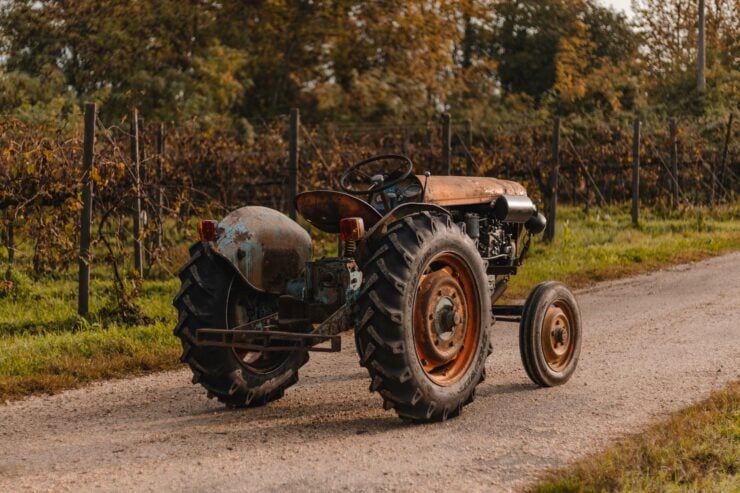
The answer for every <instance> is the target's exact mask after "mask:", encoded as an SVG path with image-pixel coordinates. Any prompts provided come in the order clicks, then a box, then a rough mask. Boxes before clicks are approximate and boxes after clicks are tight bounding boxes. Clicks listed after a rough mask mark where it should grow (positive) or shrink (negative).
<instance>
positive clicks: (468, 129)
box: [465, 119, 475, 176]
mask: <svg viewBox="0 0 740 493" xmlns="http://www.w3.org/2000/svg"><path fill="white" fill-rule="evenodd" d="M465 147H467V152H466V153H465V155H466V156H467V161H466V164H467V171H468V176H473V174H475V163H473V155H472V152H473V122H472V121H470V119H468V120H465Z"/></svg>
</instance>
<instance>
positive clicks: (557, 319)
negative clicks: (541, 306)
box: [542, 305, 573, 371]
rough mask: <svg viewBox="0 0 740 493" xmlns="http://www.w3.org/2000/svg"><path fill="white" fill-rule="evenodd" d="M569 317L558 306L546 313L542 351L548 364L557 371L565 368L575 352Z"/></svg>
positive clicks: (553, 306) (551, 307) (552, 307)
mask: <svg viewBox="0 0 740 493" xmlns="http://www.w3.org/2000/svg"><path fill="white" fill-rule="evenodd" d="M570 331H571V329H570V321H569V318H568V315H567V314H566V313H565V311H563V309H562V308H560V307H559V306H557V305H552V306H550V307H549V308H548V309H547V312H545V320H544V323H543V327H542V349H543V352H544V354H545V360H546V361H547V364H548V365H549V366H550V368H552V369H553V370H555V371H560V370H561V369H562V368H564V367H565V366H566V365H567V364H568V361H569V360H570V356H571V353H572V350H573V344H572V340H571V339H572V338H571V334H570Z"/></svg>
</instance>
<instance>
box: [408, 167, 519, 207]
mask: <svg viewBox="0 0 740 493" xmlns="http://www.w3.org/2000/svg"><path fill="white" fill-rule="evenodd" d="M417 178H418V179H419V182H420V183H421V186H422V187H424V185H425V183H426V189H425V192H424V202H426V203H429V204H435V205H439V206H442V207H449V206H455V205H476V204H485V203H489V202H493V201H494V200H496V198H498V197H499V196H501V195H527V190H526V189H525V188H524V187H523V186H522V185H520V184H519V183H517V182H515V181H510V180H499V179H498V178H488V177H478V176H439V175H438V176H430V177H429V178H427V177H425V176H424V175H418V176H417ZM425 180H426V182H425Z"/></svg>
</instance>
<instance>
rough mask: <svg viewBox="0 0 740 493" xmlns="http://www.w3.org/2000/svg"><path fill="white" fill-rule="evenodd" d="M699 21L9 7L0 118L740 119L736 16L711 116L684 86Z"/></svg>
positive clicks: (357, 9)
mask: <svg viewBox="0 0 740 493" xmlns="http://www.w3.org/2000/svg"><path fill="white" fill-rule="evenodd" d="M694 4H695V2H693V1H691V0H670V1H667V2H664V1H658V0H637V1H636V2H635V8H634V14H635V15H634V21H631V20H629V19H628V18H626V17H625V16H624V15H623V14H620V13H617V12H615V11H613V10H610V9H609V8H607V7H604V6H602V5H601V4H600V3H598V2H596V1H594V0H544V1H542V0H537V1H535V0H526V1H513V0H465V1H462V2H454V1H451V0H443V1H439V2H431V3H430V2H427V1H424V0H413V1H407V2H389V1H377V2H362V1H359V0H350V1H344V2H330V1H326V0H319V1H312V2H307V1H299V2H279V1H266V2H247V3H245V2H239V1H236V0H225V1H214V0H199V1H191V2H182V1H176V0H163V1H159V2H141V1H134V2H131V1H124V0H106V1H103V2H101V1H99V0H80V1H75V2H63V1H60V0H41V1H38V0H18V1H14V2H5V3H3V4H2V5H0V29H2V32H3V36H2V38H1V39H0V60H2V62H0V66H2V70H1V71H0V86H1V87H2V89H3V90H2V91H0V94H1V95H0V112H3V113H9V114H14V115H18V116H21V115H22V116H23V117H24V118H30V119H35V120H38V119H40V118H42V117H44V116H46V118H48V119H49V121H54V120H57V121H58V120H59V118H60V117H61V118H62V119H64V118H67V117H69V118H73V117H74V115H72V113H74V111H75V110H74V106H75V104H76V103H80V102H81V101H83V100H95V101H97V102H99V103H101V105H102V106H101V116H102V119H103V120H104V121H106V122H108V123H111V122H114V121H116V120H117V119H118V118H120V116H121V115H124V114H126V113H127V112H128V110H129V109H130V108H131V107H132V106H137V107H139V108H140V109H141V111H142V115H143V116H144V117H145V118H147V119H153V120H157V121H171V120H175V121H179V122H182V121H184V120H186V119H188V118H190V117H193V116H198V117H199V118H201V119H203V120H207V121H211V120H231V121H239V120H240V119H242V118H255V117H264V118H273V117H275V116H277V115H280V114H285V113H287V112H288V110H289V108H290V107H294V106H299V107H301V108H302V110H303V112H304V115H306V116H308V117H309V118H308V119H309V120H311V121H320V120H324V119H331V120H333V121H341V122H349V121H351V122H357V121H360V120H362V121H368V120H369V121H373V122H391V121H399V120H425V119H427V118H429V117H431V116H432V115H433V114H435V113H437V112H438V111H440V110H444V109H448V108H451V107H454V108H458V109H459V110H460V111H464V112H474V111H476V109H477V108H478V107H479V106H480V105H487V106H491V107H497V111H504V112H506V113H507V115H508V116H515V115H516V114H517V110H518V106H519V105H520V104H521V101H524V100H527V98H529V99H528V101H529V103H528V106H529V107H532V108H534V109H545V110H546V111H548V112H549V113H551V114H552V113H555V114H559V115H571V114H581V115H582V114H595V113H600V114H607V115H610V114H613V113H620V112H630V113H633V112H634V111H635V110H636V109H638V108H642V109H647V108H656V109H657V110H659V111H663V112H670V113H675V114H686V113H688V114H703V113H704V112H705V110H706V109H707V108H709V109H710V110H711V109H713V108H714V109H717V108H722V109H724V111H726V110H727V109H732V108H735V107H736V106H737V101H738V99H737V94H738V91H737V72H738V65H737V63H738V60H739V59H740V56H739V55H738V50H740V44H739V43H738V39H740V37H738V36H737V26H738V25H740V22H739V20H738V16H739V15H740V11H739V10H738V7H737V2H734V1H733V0H714V1H709V2H707V36H708V38H707V39H708V43H707V44H708V60H709V68H710V69H712V70H713V72H712V73H713V74H718V77H717V78H715V79H713V78H710V84H709V91H710V92H712V91H714V92H713V96H712V97H711V98H710V100H709V101H703V100H702V98H701V96H700V95H698V94H694V93H692V91H691V85H690V84H689V85H688V86H687V85H685V84H684V83H683V81H684V80H686V79H687V77H688V76H689V75H690V74H692V73H693V72H694V67H695V58H696V57H695V48H694V47H695V41H696V35H695V31H696V29H695V10H696V9H695V5H694ZM41 33H43V35H41ZM728 77H729V79H731V80H734V81H735V82H734V83H733V84H734V85H730V86H728V85H727V78H728ZM689 78H690V77H689ZM720 86H721V87H723V88H722V89H721V88H720ZM715 88H717V90H716V91H715ZM733 88H734V91H733V90H732V89H733ZM676 92H680V93H681V95H682V96H684V97H683V98H679V99H676V98H675V93H676ZM686 100H688V101H689V102H690V103H691V104H688V105H687V104H686Z"/></svg>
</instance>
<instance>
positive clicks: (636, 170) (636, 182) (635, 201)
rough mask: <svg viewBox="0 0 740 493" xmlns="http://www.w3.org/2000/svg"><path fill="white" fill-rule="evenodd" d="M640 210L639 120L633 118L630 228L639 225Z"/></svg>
mask: <svg viewBox="0 0 740 493" xmlns="http://www.w3.org/2000/svg"><path fill="white" fill-rule="evenodd" d="M639 209H640V119H639V118H635V122H634V124H633V136H632V226H633V227H635V228H636V227H637V226H638V225H639V218H638V215H639Z"/></svg>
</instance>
